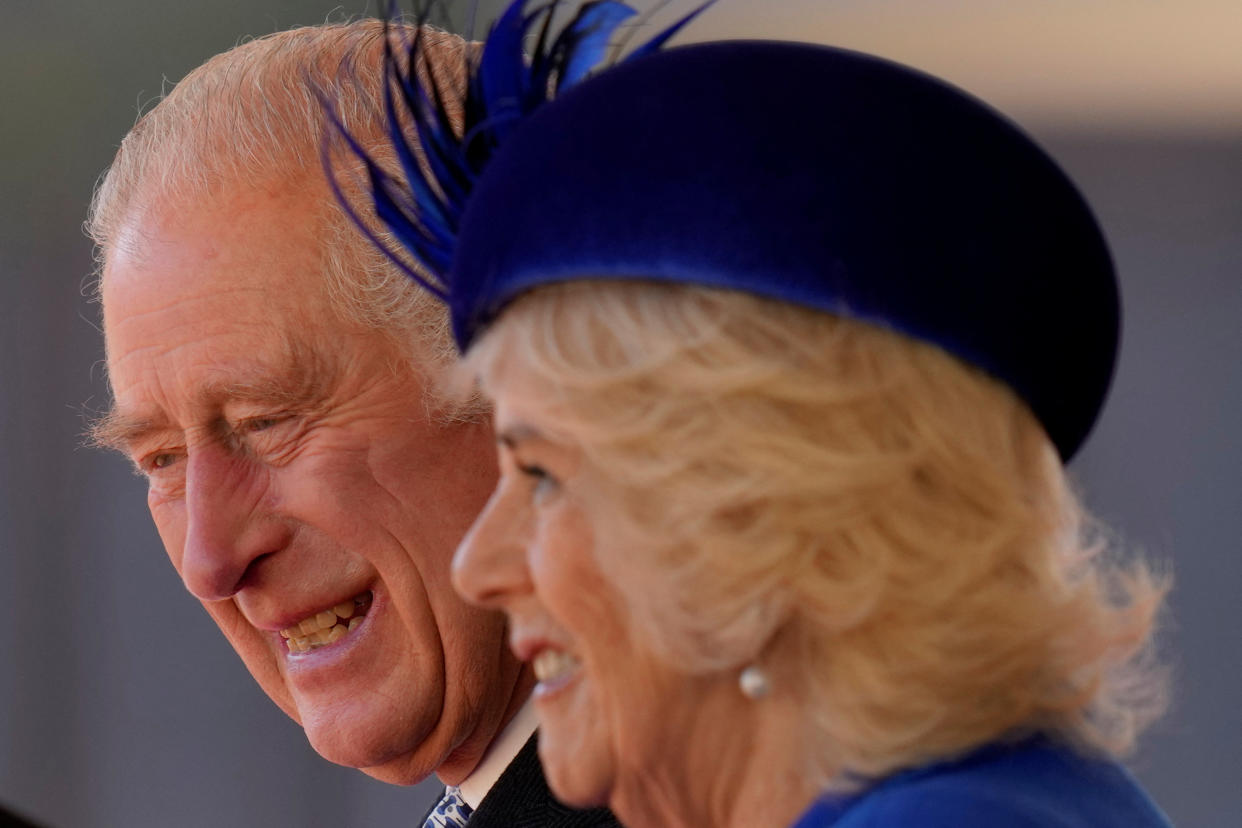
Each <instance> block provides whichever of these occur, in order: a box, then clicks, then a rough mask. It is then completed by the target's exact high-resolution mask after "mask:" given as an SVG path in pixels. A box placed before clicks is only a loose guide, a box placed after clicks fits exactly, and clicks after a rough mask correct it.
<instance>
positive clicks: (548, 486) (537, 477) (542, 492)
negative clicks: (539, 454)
mask: <svg viewBox="0 0 1242 828" xmlns="http://www.w3.org/2000/svg"><path fill="white" fill-rule="evenodd" d="M517 469H518V471H520V472H521V473H522V474H523V475H525V476H526V477H528V478H530V479H531V480H532V481H533V482H534V484H535V497H536V498H539V497H544V496H546V495H548V494H549V493H550V492H551V491H553V490H554V489H555V488H556V486H557V480H556V478H555V477H553V476H552V475H551V474H549V473H548V471H547V470H546V469H545V468H543V467H542V466H536V465H523V464H520V463H519V464H518V466H517Z"/></svg>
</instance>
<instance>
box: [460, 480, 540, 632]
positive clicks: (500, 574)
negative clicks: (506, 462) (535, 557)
mask: <svg viewBox="0 0 1242 828" xmlns="http://www.w3.org/2000/svg"><path fill="white" fill-rule="evenodd" d="M514 501H515V498H513V497H512V496H510V497H506V495H505V491H504V481H503V479H502V481H501V482H500V483H499V484H497V488H496V491H494V492H492V496H491V498H490V499H489V500H488V501H487V505H486V506H485V507H484V508H483V511H482V512H480V513H479V516H478V517H477V518H475V521H474V525H473V526H471V527H470V531H469V532H467V533H466V537H465V538H463V539H462V541H461V543H460V544H459V545H458V546H457V552H456V554H454V555H453V586H454V588H456V590H457V592H458V593H459V594H460V595H461V596H462V597H463V598H465V599H466V600H467V601H469V602H470V603H472V604H476V605H478V606H481V607H487V608H489V609H499V608H503V607H504V606H505V605H506V603H507V601H508V600H510V599H512V598H513V597H514V596H517V595H520V594H523V593H525V592H529V591H530V589H531V582H530V570H529V569H528V568H527V562H526V547H527V545H528V543H529V541H530V528H531V525H530V517H529V516H528V515H526V514H525V513H524V512H523V511H522V509H521V506H520V505H519V504H517V503H515V502H514Z"/></svg>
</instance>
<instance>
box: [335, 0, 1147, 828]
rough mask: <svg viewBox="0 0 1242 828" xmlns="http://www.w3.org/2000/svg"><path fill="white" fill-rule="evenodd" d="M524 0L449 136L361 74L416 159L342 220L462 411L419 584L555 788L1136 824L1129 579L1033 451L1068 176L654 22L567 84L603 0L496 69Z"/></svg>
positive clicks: (811, 73)
mask: <svg viewBox="0 0 1242 828" xmlns="http://www.w3.org/2000/svg"><path fill="white" fill-rule="evenodd" d="M526 5H527V4H526V3H524V2H520V0H519V2H516V3H514V4H513V6H512V7H511V8H510V10H509V12H508V13H507V14H506V15H504V16H502V18H501V20H500V22H499V23H498V24H497V27H496V29H495V30H494V32H493V34H492V35H491V37H490V38H489V40H488V42H487V44H486V45H485V47H484V50H483V54H482V57H481V58H480V59H478V61H477V62H474V63H472V64H471V65H470V66H469V67H468V75H469V77H470V78H471V80H470V83H469V84H468V88H467V89H466V90H465V91H464V94H465V95H466V98H467V101H466V106H465V107H464V109H465V112H466V123H465V125H464V128H462V127H461V126H460V125H456V124H454V123H453V122H452V119H450V118H449V117H448V116H447V115H446V114H445V111H446V110H445V104H444V101H445V100H446V99H447V97H448V94H447V93H446V91H445V90H439V89H435V88H433V87H431V86H429V85H424V84H423V83H422V82H420V81H419V79H418V78H417V77H416V76H414V75H413V74H411V73H408V72H403V71H402V68H401V67H402V66H408V65H417V58H418V44H417V41H416V42H415V43H414V44H412V55H411V56H410V57H409V59H406V58H404V57H403V56H397V57H395V58H394V59H393V61H392V62H391V65H390V72H391V76H390V80H391V82H392V84H393V87H394V89H395V90H396V93H397V94H398V95H401V96H403V97H404V102H405V105H406V106H407V107H408V109H407V110H406V111H405V112H404V113H403V114H402V115H401V116H400V117H399V118H398V121H399V123H400V124H402V125H404V126H406V127H407V128H408V127H409V124H410V123H412V124H413V127H412V131H413V132H414V133H416V134H417V136H418V139H419V140H420V141H421V143H422V145H423V147H424V148H425V150H426V154H425V158H424V161H423V163H422V165H421V166H420V163H419V161H418V160H417V159H416V157H415V153H414V152H413V150H412V149H410V147H409V146H408V145H406V144H405V142H404V141H400V142H398V144H399V147H398V148H399V151H402V150H403V151H404V152H405V154H406V156H407V160H408V163H407V164H406V165H405V167H404V170H403V171H402V174H401V175H397V174H395V173H392V172H390V171H384V170H382V169H380V168H378V167H376V166H374V165H371V166H370V167H369V171H370V175H371V177H372V183H373V191H374V194H375V203H376V208H377V209H376V214H375V215H374V216H370V215H359V217H358V218H359V223H360V224H361V225H362V226H363V227H364V229H365V228H373V227H374V226H375V221H376V220H377V219H378V220H379V221H381V222H382V223H383V224H384V225H386V229H387V230H389V231H391V232H392V233H393V234H394V235H395V239H396V244H386V245H385V249H387V250H388V251H389V253H390V255H392V256H393V257H394V258H396V259H397V260H399V261H402V262H405V263H406V264H407V266H408V267H409V269H410V272H411V275H412V276H414V277H415V278H417V279H419V281H420V282H422V283H423V284H424V285H425V286H427V287H428V288H429V289H430V290H433V291H435V292H437V293H439V294H440V295H441V296H443V297H444V298H445V299H446V301H447V303H448V305H449V309H450V315H451V318H452V322H453V330H454V334H455V336H456V339H457V343H458V345H459V347H460V348H461V350H462V351H463V352H464V353H465V355H466V356H465V363H464V368H463V370H464V372H465V374H466V375H467V376H469V377H472V378H477V379H478V382H479V384H480V387H481V389H482V392H483V394H484V395H485V396H486V398H487V399H488V400H489V401H490V402H491V403H492V405H493V406H494V425H495V429H496V434H497V439H498V443H499V445H500V463H501V479H500V482H499V484H498V485H497V488H496V490H495V492H494V494H493V496H492V498H491V501H490V502H489V504H488V506H487V508H486V509H485V511H484V512H483V514H482V515H481V516H480V517H479V518H478V520H477V522H476V523H475V525H474V528H473V529H472V530H471V533H470V534H469V536H468V537H467V538H466V540H465V541H463V543H462V545H461V547H460V549H459V550H458V555H457V559H456V564H455V584H456V585H457V587H458V588H459V590H460V591H461V592H462V593H463V594H464V595H465V596H466V597H467V598H469V599H470V600H472V601H474V602H476V603H478V604H480V605H482V606H485V607H493V608H497V609H501V610H503V611H505V612H506V613H507V614H508V617H509V619H510V624H511V631H510V641H511V645H512V647H513V649H514V651H515V652H516V654H517V655H518V656H519V657H521V658H523V659H526V660H530V661H532V662H533V663H534V668H535V671H536V675H537V677H538V678H539V684H538V686H537V688H536V690H535V705H536V710H537V712H538V714H539V717H540V744H539V749H540V756H541V759H542V761H543V763H544V766H545V769H546V772H547V776H548V780H549V783H550V784H551V786H552V788H553V790H554V791H555V793H556V794H557V795H558V796H559V797H560V798H562V799H563V800H564V801H566V802H568V803H570V804H574V805H581V806H586V805H593V804H602V803H607V804H609V805H610V806H611V807H612V809H613V810H614V811H615V813H616V814H617V815H618V816H619V818H620V819H621V820H622V821H623V822H624V823H626V824H627V825H630V826H634V827H635V828H637V827H638V826H699V827H700V828H701V826H722V827H723V826H739V827H740V826H754V825H775V826H797V828H812V827H814V828H820V826H829V825H832V826H840V827H841V828H858V827H859V826H946V827H947V826H954V827H955V828H960V826H1058V827H1059V828H1070V827H1071V826H1083V827H1084V828H1085V826H1096V828H1098V827H1099V826H1105V828H1108V827H1109V826H1115V827H1116V828H1120V827H1121V826H1126V828H1146V827H1148V826H1166V825H1167V821H1166V820H1165V819H1164V817H1163V816H1162V815H1161V814H1160V812H1159V810H1158V809H1157V808H1156V806H1155V805H1153V804H1152V803H1151V802H1150V800H1149V799H1148V798H1147V797H1146V795H1145V794H1144V793H1143V792H1142V791H1141V789H1140V788H1139V787H1138V785H1137V784H1136V783H1135V782H1134V780H1133V779H1132V778H1131V777H1130V776H1129V775H1128V774H1127V773H1126V772H1125V771H1124V770H1123V769H1122V767H1121V766H1120V765H1119V764H1117V762H1116V757H1117V756H1119V755H1121V754H1123V753H1124V752H1125V751H1127V750H1128V749H1130V748H1131V747H1132V746H1133V744H1134V740H1135V738H1136V736H1137V734H1138V732H1139V730H1140V729H1141V728H1142V726H1143V725H1144V724H1145V723H1146V722H1147V721H1149V720H1150V718H1151V717H1152V716H1153V715H1154V714H1155V713H1156V712H1157V711H1158V707H1159V702H1160V695H1161V694H1160V683H1159V681H1158V679H1157V678H1156V677H1154V676H1153V674H1152V673H1151V671H1150V667H1149V666H1148V665H1147V663H1146V662H1145V655H1146V654H1147V652H1148V642H1149V639H1150V636H1151V631H1152V625H1153V619H1154V617H1155V616H1156V614H1157V612H1158V609H1159V607H1160V604H1161V600H1162V594H1163V587H1162V585H1161V583H1160V582H1159V581H1158V579H1156V578H1154V577H1153V576H1152V575H1151V574H1150V572H1149V570H1148V569H1147V568H1145V567H1144V566H1143V565H1142V564H1141V563H1138V562H1125V561H1124V560H1121V559H1118V558H1117V557H1116V556H1114V555H1113V554H1111V553H1110V552H1109V550H1107V549H1106V548H1105V546H1104V544H1103V543H1102V541H1101V540H1100V539H1099V538H1098V536H1097V533H1096V532H1094V531H1093V528H1092V524H1091V521H1090V519H1089V518H1088V517H1087V516H1086V515H1085V514H1084V512H1083V510H1082V508H1081V506H1080V504H1079V502H1078V500H1077V498H1076V496H1075V494H1074V492H1073V491H1072V489H1071V487H1070V485H1069V483H1068V482H1067V479H1066V475H1065V471H1064V468H1063V462H1064V461H1065V460H1068V458H1069V457H1070V456H1072V455H1073V453H1074V452H1075V451H1076V450H1077V449H1078V447H1079V446H1080V444H1081V443H1082V441H1083V440H1084V439H1085V437H1086V435H1087V433H1088V431H1089V430H1090V428H1091V425H1092V423H1093V422H1094V420H1095V417H1096V415H1097V413H1098V411H1099V408H1100V406H1101V404H1102V401H1103V398H1104V395H1105V392H1106V390H1107V386H1108V382H1109V379H1110V376H1111V372H1112V366H1113V361H1114V357H1115V349H1116V339H1117V325H1118V321H1117V296H1116V286H1115V281H1114V276H1113V272H1112V266H1111V263H1110V260H1109V256H1108V252H1107V249H1106V247H1105V244H1104V241H1103V239H1102V237H1101V235H1100V232H1099V230H1098V228H1097V226H1096V224H1095V222H1094V220H1093V218H1092V217H1091V214H1090V212H1089V210H1088V209H1087V207H1086V205H1085V204H1084V203H1083V202H1082V200H1081V198H1080V197H1079V196H1078V194H1077V192H1076V191H1075V190H1074V188H1073V186H1072V185H1071V184H1070V182H1069V181H1068V180H1067V179H1066V178H1065V177H1064V175H1063V174H1062V173H1061V172H1060V170H1059V169H1058V168H1057V167H1056V166H1055V164H1054V163H1053V162H1052V161H1051V160H1050V159H1048V157H1047V156H1046V155H1044V154H1043V153H1042V152H1041V151H1040V150H1039V149H1038V148H1037V147H1036V146H1035V145H1034V144H1033V143H1032V142H1031V141H1030V140H1029V139H1027V138H1026V137H1025V136H1024V135H1023V134H1022V133H1021V132H1019V131H1018V130H1017V129H1016V128H1015V127H1013V126H1012V125H1011V124H1009V123H1008V122H1007V121H1005V120H1004V119H1003V118H1001V117H1000V116H998V115H996V114H995V113H994V112H992V111H991V110H989V109H988V108H987V107H985V106H984V105H982V104H980V103H979V102H977V101H975V100H973V99H971V98H969V97H968V96H966V95H964V94H963V93H961V92H959V91H957V90H955V89H952V88H950V87H948V86H947V85H945V84H942V83H941V82H939V81H936V80H934V79H932V78H929V77H927V76H925V75H922V74H920V73H917V72H914V71H912V70H909V69H906V68H904V67H899V66H896V65H893V64H890V63H887V62H885V61H881V60H878V59H875V58H871V57H868V56H865V55H859V54H856V53H851V52H845V51H842V50H837V49H829V48H826V47H814V46H805V45H800V44H790V43H715V44H704V45H700V46H694V47H686V48H679V49H673V50H668V51H664V52H659V51H658V46H659V44H660V42H662V38H663V36H661V37H659V38H657V39H656V41H655V42H654V44H653V45H651V46H650V47H644V48H641V49H640V50H639V56H638V57H636V58H632V59H629V60H627V61H626V62H624V63H623V64H621V65H618V66H614V67H612V68H609V69H606V70H604V71H600V72H598V73H597V74H596V75H595V76H593V77H589V78H586V79H583V78H584V71H583V67H584V66H588V65H591V64H592V63H593V62H594V58H595V57H597V56H598V52H599V50H600V49H602V45H603V43H604V41H605V40H606V39H607V37H606V36H607V33H608V32H609V31H611V28H612V27H615V26H616V25H617V24H618V23H619V22H620V20H621V19H622V18H623V17H624V12H623V8H624V7H621V8H618V6H619V4H614V3H600V4H588V5H587V6H584V7H583V10H582V11H581V13H580V14H579V16H578V17H576V18H575V19H574V20H573V21H571V23H570V24H569V26H568V27H567V29H566V30H565V31H566V34H563V35H562V36H560V37H556V38H553V37H550V36H546V35H544V36H540V38H539V39H538V41H537V43H536V47H535V52H534V54H533V56H532V57H531V58H530V59H529V60H525V59H523V57H522V55H521V52H520V49H519V48H518V47H519V46H520V43H521V41H522V37H521V35H522V33H523V32H524V31H525V30H526V28H528V27H531V26H534V25H536V24H540V23H542V22H543V21H544V18H545V16H547V17H550V15H551V13H552V12H551V10H550V9H548V8H547V7H540V8H539V9H536V10H529V9H526V8H525V7H526ZM554 5H555V4H554ZM610 10H611V11H610ZM515 44H516V45H515ZM428 83H429V82H428ZM407 116H408V118H409V119H410V120H409V122H408V123H407V121H406V120H405V119H406V118H407ZM459 136H462V137H460V138H459ZM364 160H365V159H364ZM335 173H336V174H341V171H340V170H337V171H335ZM368 232H371V233H372V234H373V236H374V238H375V239H376V241H377V242H379V243H381V244H384V243H385V239H384V238H383V237H381V236H380V235H379V234H378V233H376V232H375V231H374V230H373V229H368ZM428 274H430V275H428Z"/></svg>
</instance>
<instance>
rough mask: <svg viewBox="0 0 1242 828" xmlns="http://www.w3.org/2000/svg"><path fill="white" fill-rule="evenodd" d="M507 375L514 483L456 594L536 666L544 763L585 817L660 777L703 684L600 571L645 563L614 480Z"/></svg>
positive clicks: (528, 385)
mask: <svg viewBox="0 0 1242 828" xmlns="http://www.w3.org/2000/svg"><path fill="white" fill-rule="evenodd" d="M505 362H506V364H505V370H504V371H503V378H502V380H501V381H499V383H498V385H497V386H496V387H490V388H488V392H489V394H490V395H491V396H492V398H493V402H494V403H495V426H496V435H497V441H498V444H499V456H500V480H499V482H498V483H497V485H496V489H495V491H494V492H493V493H492V497H491V500H490V501H489V502H488V504H487V506H486V508H485V509H484V511H483V512H482V514H480V515H479V517H478V519H477V520H476V521H475V523H474V526H473V528H472V529H471V530H470V533H469V534H468V535H467V536H466V538H465V539H464V540H463V541H462V543H461V546H460V547H458V550H457V556H456V558H455V560H454V584H455V585H456V587H457V589H458V591H459V592H461V593H462V595H464V596H465V597H466V598H467V599H469V600H471V601H473V602H475V603H477V604H480V605H482V606H486V607H493V608H499V609H503V610H504V611H505V612H506V613H507V614H508V617H509V622H510V639H509V640H510V645H511V646H512V648H513V651H514V652H515V653H516V654H517V656H518V657H519V658H521V659H524V660H526V661H530V662H532V663H533V666H534V671H535V675H536V678H537V679H538V684H537V685H536V687H535V690H534V704H535V708H536V711H537V713H538V715H539V720H540V731H539V733H540V735H539V753H540V757H541V758H542V760H543V764H544V769H545V772H546V774H547V777H548V780H549V783H550V784H551V787H552V789H553V790H554V791H555V792H556V794H557V796H558V797H560V798H561V799H562V800H564V801H565V802H567V803H570V804H573V805H579V806H585V805H595V804H602V803H604V802H606V801H609V799H610V798H611V797H612V796H613V794H614V789H615V787H616V784H617V779H618V774H620V776H621V777H622V778H623V779H624V778H625V776H626V769H627V768H635V769H641V770H640V772H642V771H650V769H651V767H652V766H653V765H654V764H657V763H658V758H659V754H660V753H661V752H665V753H667V751H668V744H669V742H668V739H667V737H668V735H669V734H668V732H667V729H665V728H664V727H663V726H662V725H663V723H666V722H668V721H670V717H669V714H670V712H673V711H675V710H677V709H679V708H680V706H681V705H682V704H691V703H693V702H692V696H693V693H692V691H691V687H692V685H693V681H692V680H691V679H690V678H689V677H687V676H684V675H681V674H678V673H676V672H674V671H672V670H670V669H669V668H668V667H666V666H664V664H663V663H662V662H661V661H660V660H659V659H658V658H657V657H656V656H655V655H654V654H653V653H652V652H651V651H650V648H647V647H644V646H643V644H642V642H641V641H640V640H639V636H637V635H636V634H635V632H634V628H633V626H632V625H631V624H630V623H629V618H630V614H629V610H630V607H629V606H627V602H626V601H625V600H624V599H623V597H622V595H621V593H620V591H619V590H618V589H617V587H616V585H615V584H614V583H612V582H611V581H610V580H609V579H608V578H607V577H606V576H605V575H604V573H603V571H602V570H601V569H600V566H599V564H598V561H599V560H601V559H606V558H604V556H619V555H625V560H626V564H627V565H630V563H631V562H633V563H634V564H635V565H637V562H638V561H641V560H642V559H643V555H642V554H641V551H642V550H635V549H632V548H629V547H628V546H627V545H626V544H624V543H623V542H621V541H619V540H618V539H617V535H616V533H615V532H610V531H609V527H610V526H614V525H615V521H614V520H613V517H614V515H613V512H614V511H615V508H613V507H611V506H610V501H608V499H607V498H604V497H602V496H601V490H602V488H603V487H601V483H602V482H603V478H602V476H601V475H602V474H603V473H604V470H602V469H599V468H596V467H594V466H593V464H592V463H590V462H589V461H588V460H587V459H586V457H584V455H583V453H582V451H581V450H580V449H579V448H578V447H576V446H575V445H573V444H570V443H569V442H567V441H564V440H558V439H555V438H554V437H552V436H551V435H550V434H549V431H548V429H547V427H546V425H547V422H546V421H547V418H546V415H543V416H541V414H540V407H539V406H538V405H535V404H532V401H533V400H536V399H538V398H539V396H541V395H538V394H537V393H536V392H537V390H538V389H537V386H536V384H535V383H533V382H532V378H531V377H530V375H529V372H528V371H527V370H526V369H525V368H524V367H523V366H521V365H520V364H517V363H518V362H519V361H518V360H515V359H508V360H506V361H505ZM497 373H501V372H497ZM623 546H624V547H626V548H622V547H623ZM636 553H637V554H636ZM653 577H654V576H653ZM640 583H641V581H640ZM672 720H673V721H675V719H672Z"/></svg>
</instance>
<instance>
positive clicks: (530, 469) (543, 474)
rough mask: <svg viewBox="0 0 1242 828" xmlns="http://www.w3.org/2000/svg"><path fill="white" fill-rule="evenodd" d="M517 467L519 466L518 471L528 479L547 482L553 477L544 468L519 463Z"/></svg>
mask: <svg viewBox="0 0 1242 828" xmlns="http://www.w3.org/2000/svg"><path fill="white" fill-rule="evenodd" d="M516 465H517V470H518V471H520V472H521V473H522V474H524V475H526V476H527V477H535V478H538V479H540V480H546V479H548V478H549V477H551V475H549V474H548V472H547V470H546V469H544V468H543V467H542V466H535V465H525V464H522V463H518V464H516Z"/></svg>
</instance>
